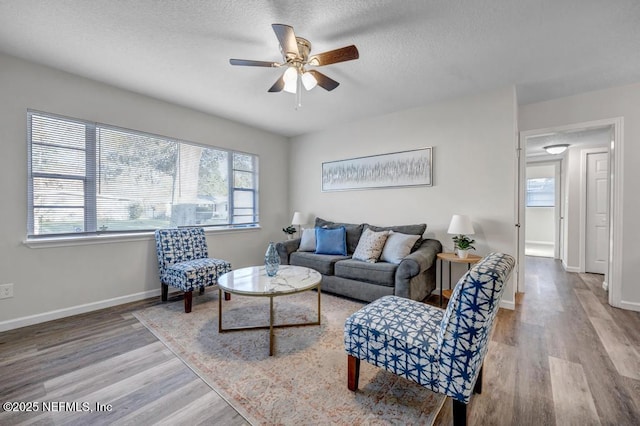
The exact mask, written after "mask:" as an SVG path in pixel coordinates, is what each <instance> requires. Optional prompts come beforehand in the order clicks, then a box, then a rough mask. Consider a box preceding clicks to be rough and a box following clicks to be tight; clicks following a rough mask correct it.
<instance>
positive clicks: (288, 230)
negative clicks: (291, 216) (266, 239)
mask: <svg viewBox="0 0 640 426" xmlns="http://www.w3.org/2000/svg"><path fill="white" fill-rule="evenodd" d="M282 232H284V233H285V234H288V235H292V234H295V233H296V228H295V227H294V226H293V225H289V226H287V227H286V228H282Z"/></svg>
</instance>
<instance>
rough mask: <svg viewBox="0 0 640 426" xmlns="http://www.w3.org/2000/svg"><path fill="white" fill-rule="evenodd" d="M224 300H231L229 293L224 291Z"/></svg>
mask: <svg viewBox="0 0 640 426" xmlns="http://www.w3.org/2000/svg"><path fill="white" fill-rule="evenodd" d="M224 300H231V293H227V292H226V291H225V292H224Z"/></svg>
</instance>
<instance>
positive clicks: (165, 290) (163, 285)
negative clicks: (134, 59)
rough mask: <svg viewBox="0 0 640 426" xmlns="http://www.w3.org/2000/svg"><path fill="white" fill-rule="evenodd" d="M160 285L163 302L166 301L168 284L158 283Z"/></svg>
mask: <svg viewBox="0 0 640 426" xmlns="http://www.w3.org/2000/svg"><path fill="white" fill-rule="evenodd" d="M160 287H162V296H161V299H162V301H163V302H166V301H167V297H168V296H169V286H168V285H167V284H162V283H161V284H160Z"/></svg>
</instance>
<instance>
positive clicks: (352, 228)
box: [316, 217, 375, 254]
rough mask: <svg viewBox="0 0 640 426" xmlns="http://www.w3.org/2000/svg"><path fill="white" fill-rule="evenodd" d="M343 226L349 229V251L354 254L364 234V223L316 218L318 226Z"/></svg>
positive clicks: (330, 227)
mask: <svg viewBox="0 0 640 426" xmlns="http://www.w3.org/2000/svg"><path fill="white" fill-rule="evenodd" d="M341 226H344V229H345V230H346V231H347V253H348V254H352V253H353V252H354V251H356V247H358V241H360V236H361V235H362V231H363V230H364V224H363V223H360V224H355V223H337V222H331V221H329V220H324V219H321V218H319V217H317V218H316V228H329V229H333V228H339V227H341ZM374 231H375V229H374Z"/></svg>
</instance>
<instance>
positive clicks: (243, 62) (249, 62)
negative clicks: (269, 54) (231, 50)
mask: <svg viewBox="0 0 640 426" xmlns="http://www.w3.org/2000/svg"><path fill="white" fill-rule="evenodd" d="M229 63H230V64H231V65H244V66H247V67H279V66H280V64H279V63H277V62H268V61H252V60H249V59H229Z"/></svg>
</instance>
